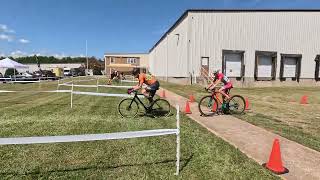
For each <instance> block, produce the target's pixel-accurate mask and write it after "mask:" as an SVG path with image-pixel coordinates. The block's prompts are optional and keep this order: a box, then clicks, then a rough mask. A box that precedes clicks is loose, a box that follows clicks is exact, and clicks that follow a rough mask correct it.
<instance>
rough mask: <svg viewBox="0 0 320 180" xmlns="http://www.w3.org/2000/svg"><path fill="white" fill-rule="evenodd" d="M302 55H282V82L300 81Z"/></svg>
mask: <svg viewBox="0 0 320 180" xmlns="http://www.w3.org/2000/svg"><path fill="white" fill-rule="evenodd" d="M301 58H302V55H301V54H281V64H280V80H281V81H288V80H291V81H298V82H299V78H300V70H301Z"/></svg>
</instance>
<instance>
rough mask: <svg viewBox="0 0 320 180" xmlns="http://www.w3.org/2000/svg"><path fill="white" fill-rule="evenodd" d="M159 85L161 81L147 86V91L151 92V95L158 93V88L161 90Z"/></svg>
mask: <svg viewBox="0 0 320 180" xmlns="http://www.w3.org/2000/svg"><path fill="white" fill-rule="evenodd" d="M159 87H160V83H159V81H156V82H155V83H153V84H151V85H149V86H147V87H146V91H147V92H150V96H151V97H153V96H154V95H155V94H156V92H157V90H159Z"/></svg>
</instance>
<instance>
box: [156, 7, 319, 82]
mask: <svg viewBox="0 0 320 180" xmlns="http://www.w3.org/2000/svg"><path fill="white" fill-rule="evenodd" d="M319 30H320V12H189V13H188V16H187V17H186V18H185V19H184V20H183V21H182V22H180V24H179V25H178V26H177V27H176V28H174V29H173V31H172V32H170V34H169V35H168V36H167V37H166V38H165V39H163V40H162V41H161V42H160V43H159V44H158V46H157V47H155V48H154V49H153V50H152V51H151V52H150V61H151V66H152V67H151V68H150V69H151V72H152V73H154V74H155V75H156V76H166V75H167V74H168V76H169V77H188V74H189V73H192V72H193V71H194V72H195V74H197V75H199V74H200V60H201V57H209V61H210V70H213V69H217V68H219V69H221V68H222V50H240V51H245V53H244V64H245V77H253V76H254V68H255V51H275V52H277V73H276V76H277V78H278V77H279V71H280V59H281V56H280V53H284V54H301V55H302V60H301V63H302V64H301V78H314V72H315V61H314V59H315V57H316V55H317V54H320V41H319V39H320V31H319ZM176 34H179V42H178V44H177V35H176ZM188 40H190V43H189V47H188ZM167 53H168V54H167ZM188 56H189V57H188ZM167 67H168V68H167Z"/></svg>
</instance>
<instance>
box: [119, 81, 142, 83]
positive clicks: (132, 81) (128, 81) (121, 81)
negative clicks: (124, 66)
mask: <svg viewBox="0 0 320 180" xmlns="http://www.w3.org/2000/svg"><path fill="white" fill-rule="evenodd" d="M121 82H132V83H138V82H139V81H132V80H121Z"/></svg>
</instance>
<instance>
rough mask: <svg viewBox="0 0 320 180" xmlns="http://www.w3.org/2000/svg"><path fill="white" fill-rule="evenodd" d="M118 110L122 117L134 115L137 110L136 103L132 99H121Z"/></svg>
mask: <svg viewBox="0 0 320 180" xmlns="http://www.w3.org/2000/svg"><path fill="white" fill-rule="evenodd" d="M118 111H119V113H120V115H121V116H122V117H135V116H136V115H137V114H138V111H139V105H138V103H137V102H136V101H135V100H134V99H132V98H127V99H123V100H122V101H121V102H120V103H119V106H118Z"/></svg>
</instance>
